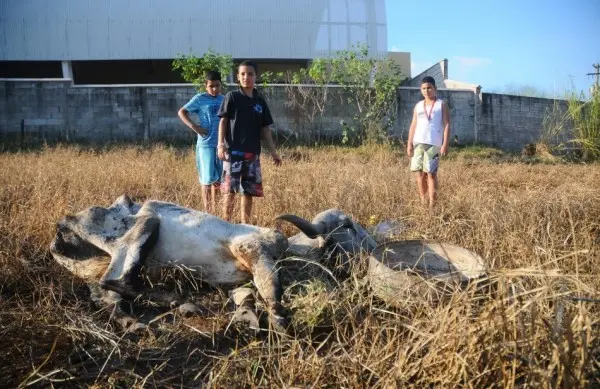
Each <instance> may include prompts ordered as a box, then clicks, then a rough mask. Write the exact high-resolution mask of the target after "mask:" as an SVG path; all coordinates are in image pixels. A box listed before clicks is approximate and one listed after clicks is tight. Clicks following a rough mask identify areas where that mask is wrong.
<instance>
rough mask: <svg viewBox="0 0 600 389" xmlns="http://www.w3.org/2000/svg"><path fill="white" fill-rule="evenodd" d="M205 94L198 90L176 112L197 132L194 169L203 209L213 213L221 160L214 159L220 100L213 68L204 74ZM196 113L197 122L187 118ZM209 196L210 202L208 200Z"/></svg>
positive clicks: (217, 82)
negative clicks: (191, 113)
mask: <svg viewBox="0 0 600 389" xmlns="http://www.w3.org/2000/svg"><path fill="white" fill-rule="evenodd" d="M205 86H206V92H205V93H198V94H196V95H195V96H194V97H192V99H191V100H190V101H189V102H188V103H187V104H186V105H184V106H183V107H182V108H181V109H179V111H178V112H177V114H178V115H179V118H180V119H181V121H182V122H183V123H184V124H185V125H186V126H188V127H189V128H190V129H191V130H192V131H194V132H195V133H196V134H197V135H198V139H197V141H196V168H197V169H198V175H199V179H200V185H201V186H202V201H203V203H204V210H205V211H206V212H209V213H214V212H216V209H217V208H216V203H217V189H218V187H219V186H220V184H221V172H222V171H223V163H222V162H221V160H219V158H217V139H218V133H219V120H220V119H219V117H218V116H217V112H218V111H219V107H220V106H221V102H222V101H223V96H222V95H221V88H222V85H221V74H220V73H219V72H216V71H210V72H208V73H206V78H205ZM190 112H193V113H196V114H197V115H198V119H199V120H198V121H199V123H200V125H198V124H196V122H194V121H193V120H191V119H190V116H189V113H190ZM209 198H210V202H209Z"/></svg>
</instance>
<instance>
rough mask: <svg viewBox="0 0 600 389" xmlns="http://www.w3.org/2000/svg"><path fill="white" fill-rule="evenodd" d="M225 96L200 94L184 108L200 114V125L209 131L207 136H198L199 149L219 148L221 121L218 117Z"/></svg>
mask: <svg viewBox="0 0 600 389" xmlns="http://www.w3.org/2000/svg"><path fill="white" fill-rule="evenodd" d="M222 101H223V96H222V95H218V96H211V95H209V94H208V93H198V94H196V95H195V96H194V97H192V99H191V100H190V101H189V102H188V103H187V104H186V105H184V106H183V108H184V109H185V110H186V111H188V112H194V113H196V114H198V121H197V123H198V125H199V126H200V127H202V128H204V129H206V130H207V131H208V135H207V136H201V135H198V142H197V145H198V147H217V141H218V140H219V139H218V138H219V121H220V118H219V117H218V116H217V112H219V107H220V106H221V102H222Z"/></svg>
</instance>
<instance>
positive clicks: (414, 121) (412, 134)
mask: <svg viewBox="0 0 600 389" xmlns="http://www.w3.org/2000/svg"><path fill="white" fill-rule="evenodd" d="M416 128H417V107H416V106H415V109H414V110H413V117H412V121H411V122H410V129H409V130H408V141H407V144H406V154H407V155H408V156H409V157H412V156H413V139H414V137H415V129H416Z"/></svg>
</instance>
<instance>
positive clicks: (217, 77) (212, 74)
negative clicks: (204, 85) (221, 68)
mask: <svg viewBox="0 0 600 389" xmlns="http://www.w3.org/2000/svg"><path fill="white" fill-rule="evenodd" d="M204 81H221V73H219V72H217V71H216V70H211V71H209V72H206V76H205V77H204Z"/></svg>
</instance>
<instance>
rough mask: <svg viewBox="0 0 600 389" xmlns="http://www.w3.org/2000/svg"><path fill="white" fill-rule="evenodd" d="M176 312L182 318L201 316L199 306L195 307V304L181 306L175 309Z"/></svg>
mask: <svg viewBox="0 0 600 389" xmlns="http://www.w3.org/2000/svg"><path fill="white" fill-rule="evenodd" d="M177 310H178V311H179V313H181V314H182V315H183V316H184V317H190V316H194V315H201V314H202V309H201V308H200V307H199V306H197V305H196V304H194V303H185V304H181V305H180V306H179V307H178V308H177Z"/></svg>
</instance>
